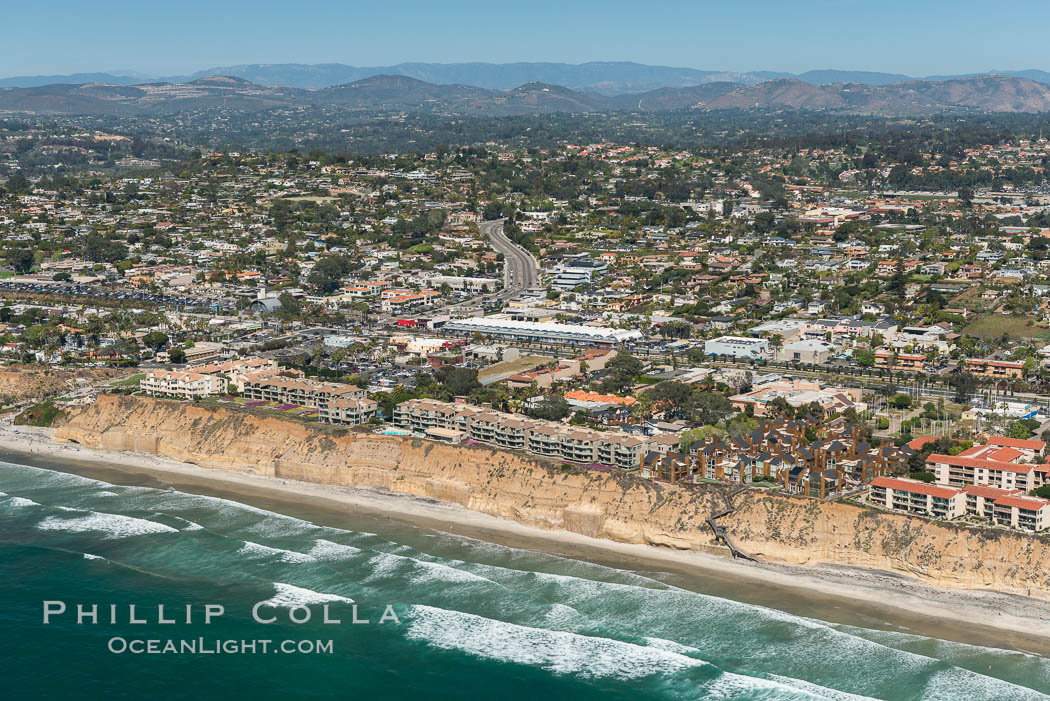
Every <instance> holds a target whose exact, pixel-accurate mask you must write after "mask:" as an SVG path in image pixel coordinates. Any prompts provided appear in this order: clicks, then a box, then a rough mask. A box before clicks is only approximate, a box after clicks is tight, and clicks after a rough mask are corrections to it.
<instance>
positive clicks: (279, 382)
mask: <svg viewBox="0 0 1050 701" xmlns="http://www.w3.org/2000/svg"><path fill="white" fill-rule="evenodd" d="M244 396H245V398H246V399H258V400H262V401H269V402H279V403H282V404H296V405H298V406H305V407H313V408H315V409H321V410H324V409H326V408H327V407H328V405H329V404H330V403H331V402H332V401H333V400H335V399H364V398H365V391H364V390H363V389H361V388H360V387H355V386H354V385H345V384H339V383H336V382H318V381H317V380H303V379H296V378H288V377H274V376H273V375H272V374H271V373H259V374H255V375H249V376H248V377H247V378H246V379H245V382H244Z"/></svg>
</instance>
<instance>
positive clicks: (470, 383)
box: [435, 367, 481, 397]
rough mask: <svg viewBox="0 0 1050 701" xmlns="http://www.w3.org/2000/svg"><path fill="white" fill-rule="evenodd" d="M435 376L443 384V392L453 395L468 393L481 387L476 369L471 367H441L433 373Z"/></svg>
mask: <svg viewBox="0 0 1050 701" xmlns="http://www.w3.org/2000/svg"><path fill="white" fill-rule="evenodd" d="M435 377H436V379H437V381H438V382H440V383H441V384H442V385H444V389H445V392H446V393H447V394H449V395H451V396H453V397H458V396H464V395H468V394H470V393H471V392H473V391H474V390H476V389H480V388H481V383H480V382H478V371H477V370H475V369H473V368H457V367H446V368H441V369H440V370H438V371H437V373H435Z"/></svg>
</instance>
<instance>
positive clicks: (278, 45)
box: [0, 0, 1050, 77]
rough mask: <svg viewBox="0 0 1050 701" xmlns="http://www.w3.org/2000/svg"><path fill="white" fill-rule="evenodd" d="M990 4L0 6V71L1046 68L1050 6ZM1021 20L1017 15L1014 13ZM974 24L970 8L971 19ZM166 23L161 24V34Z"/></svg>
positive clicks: (115, 1)
mask: <svg viewBox="0 0 1050 701" xmlns="http://www.w3.org/2000/svg"><path fill="white" fill-rule="evenodd" d="M1013 5H1014V6H1013V7H1011V8H1010V9H1011V11H1010V12H1008V13H1006V12H1000V13H989V12H988V11H987V6H986V5H983V4H980V5H979V4H978V3H976V2H974V1H973V0H959V1H957V2H952V3H948V2H940V1H935V2H929V3H910V2H908V3H906V2H904V1H903V0H887V2H884V3H880V4H879V5H878V6H869V5H864V4H861V3H857V2H853V1H852V0H851V1H847V2H842V1H841V0H838V1H832V0H812V1H811V2H808V3H807V4H806V5H805V6H803V7H799V6H797V5H785V4H782V3H778V2H773V1H771V0H756V2H753V3H750V4H746V5H744V4H739V5H732V6H724V5H723V4H712V3H691V4H682V3H677V2H675V3H666V2H665V3H660V2H657V3H650V4H648V5H646V6H645V7H644V10H643V11H640V10H639V8H638V6H637V5H636V4H634V3H627V2H624V1H623V0H610V1H608V2H602V3H597V2H593V1H592V0H584V1H583V2H578V3H572V4H567V3H555V2H551V0H538V1H537V2H535V3H533V4H531V5H530V6H528V7H521V6H498V5H493V4H492V3H482V2H480V1H478V0H465V1H460V2H457V3H456V4H455V5H454V6H450V5H449V4H447V3H445V4H440V5H439V4H434V3H426V2H420V1H419V0H406V2H403V3H398V4H397V5H396V6H393V5H390V4H387V3H380V2H375V1H373V0H366V1H362V2H354V3H339V2H332V1H331V0H328V1H325V0H304V2H301V3H298V4H296V5H294V6H292V5H287V4H283V3H282V4H268V3H250V2H247V1H246V0H228V1H227V2H221V3H215V2H208V3H205V2H202V1H201V0H186V1H185V2H183V3H179V4H178V5H176V6H172V5H168V4H163V5H161V4H142V3H132V2H130V1H129V0H112V1H111V2H108V3H106V11H105V12H100V11H99V8H98V6H97V5H88V4H84V3H79V2H73V1H72V0H56V2H54V3H51V4H49V5H48V6H47V8H46V10H45V9H43V8H42V7H40V6H36V7H34V6H30V5H28V4H24V5H20V6H13V7H11V8H8V10H7V12H6V15H7V16H8V18H9V26H12V27H19V28H20V31H19V32H17V33H12V36H9V37H7V38H6V41H5V42H4V44H3V45H2V46H0V75H2V76H3V77H17V76H32V75H67V74H72V73H94V72H110V73H129V72H130V73H135V74H142V75H145V76H151V77H156V76H167V75H185V74H190V73H195V72H197V71H201V70H207V69H210V68H213V67H223V66H236V65H244V64H256V63H265V64H282V63H299V64H318V63H342V64H347V65H351V66H360V67H372V66H387V65H396V64H399V63H411V62H421V63H470V62H479V63H517V62H553V63H570V64H579V63H588V62H591V61H631V62H635V63H641V64H646V65H654V66H672V67H680V68H694V69H698V70H714V71H731V72H748V71H778V72H789V73H804V72H806V71H809V70H825V69H836V70H847V71H873V72H883V73H901V74H905V75H909V76H915V77H922V76H928V75H955V74H969V73H983V72H988V71H991V70H1028V69H1040V68H1043V67H1048V68H1050V48H1046V45H1045V42H1043V41H1042V36H1041V28H1042V26H1044V24H1045V23H1044V22H1043V21H1041V20H1050V6H1047V5H1046V4H1045V3H1036V2H1034V1H1033V0H1019V2H1017V3H1014V4H1013ZM1019 17H1023V18H1024V21H1023V22H1019V21H1018V18H1019ZM975 18H979V21H978V20H977V19H975ZM161 29H162V30H163V31H158V30H161Z"/></svg>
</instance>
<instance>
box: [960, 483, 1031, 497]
mask: <svg viewBox="0 0 1050 701" xmlns="http://www.w3.org/2000/svg"><path fill="white" fill-rule="evenodd" d="M962 490H963V491H964V492H966V493H967V494H972V495H974V496H975V497H985V498H989V497H990V498H992V499H998V498H999V497H1006V496H1010V495H1011V494H1020V493H1021V490H1020V489H999V488H998V487H989V486H988V485H986V484H968V485H966V486H965V487H963V488H962Z"/></svg>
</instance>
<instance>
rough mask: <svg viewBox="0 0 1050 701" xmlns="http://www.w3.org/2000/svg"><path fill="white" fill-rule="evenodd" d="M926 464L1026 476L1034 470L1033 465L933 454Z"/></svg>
mask: <svg viewBox="0 0 1050 701" xmlns="http://www.w3.org/2000/svg"><path fill="white" fill-rule="evenodd" d="M926 463H927V464H930V463H943V464H945V465H955V466H957V467H973V468H978V467H979V468H983V469H985V470H1000V471H1003V472H1019V473H1021V474H1028V473H1029V472H1031V471H1032V470H1034V469H1035V466H1034V465H1016V464H1014V463H1012V462H996V461H995V460H983V459H981V458H965V457H962V456H961V455H940V454H938V453H933V454H932V455H930V457H928V458H926Z"/></svg>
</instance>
